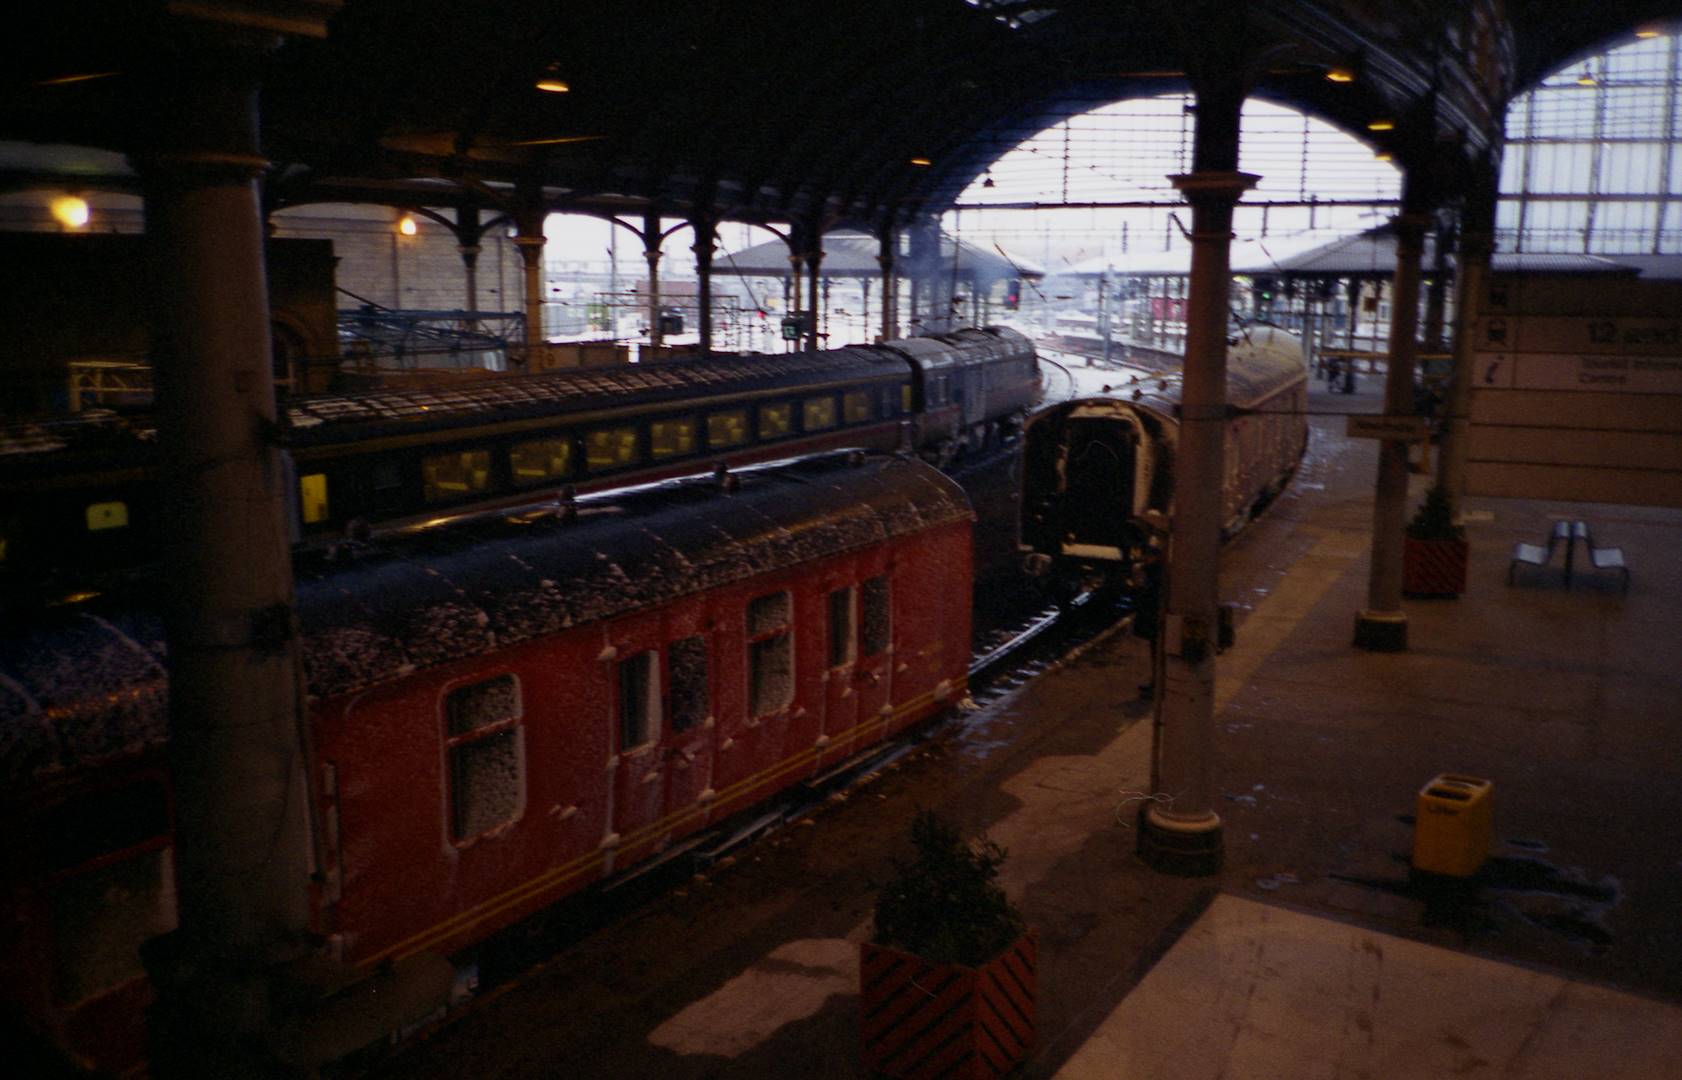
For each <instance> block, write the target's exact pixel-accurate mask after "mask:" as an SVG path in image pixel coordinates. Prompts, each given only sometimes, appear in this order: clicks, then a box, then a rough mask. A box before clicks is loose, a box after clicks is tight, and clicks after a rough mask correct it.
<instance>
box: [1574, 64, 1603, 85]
mask: <svg viewBox="0 0 1682 1080" xmlns="http://www.w3.org/2000/svg"><path fill="white" fill-rule="evenodd" d="M1577 85H1578V86H1598V85H1599V83H1598V82H1596V81H1595V77H1594V73H1593V72H1591V71H1590V70H1589V69H1588V68H1584V69H1583V73H1582V74H1581V75H1579V76H1577Z"/></svg>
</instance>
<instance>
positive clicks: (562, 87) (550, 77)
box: [534, 61, 572, 94]
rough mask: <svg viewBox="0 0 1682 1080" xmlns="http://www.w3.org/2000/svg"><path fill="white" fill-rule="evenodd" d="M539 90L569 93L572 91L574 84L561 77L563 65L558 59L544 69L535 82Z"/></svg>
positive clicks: (551, 92) (550, 92)
mask: <svg viewBox="0 0 1682 1080" xmlns="http://www.w3.org/2000/svg"><path fill="white" fill-rule="evenodd" d="M534 85H536V87H537V88H538V89H539V90H542V91H544V92H545V93H549V94H567V93H571V92H572V84H571V83H569V82H567V81H566V80H565V79H563V78H561V65H560V63H559V62H558V61H557V62H555V63H552V64H550V65H549V66H548V67H545V68H544V69H543V74H542V75H540V76H538V79H537V82H536V83H535V84H534Z"/></svg>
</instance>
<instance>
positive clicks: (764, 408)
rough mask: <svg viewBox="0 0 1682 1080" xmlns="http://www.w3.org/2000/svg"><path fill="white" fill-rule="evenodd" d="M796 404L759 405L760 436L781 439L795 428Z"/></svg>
mask: <svg viewBox="0 0 1682 1080" xmlns="http://www.w3.org/2000/svg"><path fill="white" fill-rule="evenodd" d="M793 414H794V406H792V405H761V406H760V407H759V437H760V438H761V439H781V438H783V437H785V436H786V435H788V433H789V432H790V431H792V430H793V429H794V424H793V419H794V416H793Z"/></svg>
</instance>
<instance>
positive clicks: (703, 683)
mask: <svg viewBox="0 0 1682 1080" xmlns="http://www.w3.org/2000/svg"><path fill="white" fill-rule="evenodd" d="M666 659H667V661H668V662H669V663H670V664H671V666H672V730H673V731H688V730H689V729H690V728H692V727H699V726H700V725H701V724H703V723H705V722H706V719H707V709H708V704H709V696H708V694H707V640H706V638H703V637H701V636H700V635H699V634H697V635H695V636H694V637H686V638H680V639H679V640H677V641H674V642H672V643H671V645H670V647H668V648H667V650H666Z"/></svg>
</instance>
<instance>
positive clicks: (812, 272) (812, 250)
mask: <svg viewBox="0 0 1682 1080" xmlns="http://www.w3.org/2000/svg"><path fill="white" fill-rule="evenodd" d="M806 241H807V247H806V313H807V316H808V318H809V320H810V321H809V322H808V323H807V334H806V351H807V352H817V351H818V306H819V296H818V291H819V287H820V286H819V267H821V266H822V265H823V227H822V226H820V225H818V224H817V223H816V222H813V223H812V226H811V228H810V229H808V230H807V231H806Z"/></svg>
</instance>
